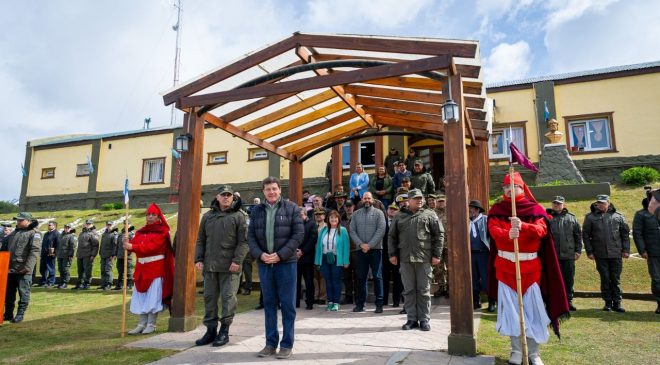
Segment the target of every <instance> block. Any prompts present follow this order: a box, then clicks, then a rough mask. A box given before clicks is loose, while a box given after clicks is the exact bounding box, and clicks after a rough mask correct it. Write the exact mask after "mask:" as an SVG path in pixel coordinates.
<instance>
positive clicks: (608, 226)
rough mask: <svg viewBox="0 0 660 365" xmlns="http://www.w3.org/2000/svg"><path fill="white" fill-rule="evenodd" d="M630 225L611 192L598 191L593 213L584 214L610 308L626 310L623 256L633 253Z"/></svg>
mask: <svg viewBox="0 0 660 365" xmlns="http://www.w3.org/2000/svg"><path fill="white" fill-rule="evenodd" d="M629 233H630V228H629V227H628V223H626V219H625V218H624V217H623V215H621V214H620V213H618V212H617V211H616V208H614V205H613V204H612V203H610V198H609V196H607V195H604V194H603V195H598V197H597V198H596V202H594V203H593V204H591V213H589V214H587V216H586V217H585V218H584V224H583V225H582V240H583V241H584V246H585V249H586V251H587V257H589V259H590V260H596V269H597V270H598V273H599V274H600V292H601V295H602V297H603V300H604V301H605V306H604V307H603V310H604V311H606V312H611V311H612V310H614V311H615V312H619V313H623V312H625V309H623V307H622V306H621V298H622V292H621V270H622V269H623V260H622V258H624V259H627V258H628V256H629V255H630V238H629V237H628V235H629Z"/></svg>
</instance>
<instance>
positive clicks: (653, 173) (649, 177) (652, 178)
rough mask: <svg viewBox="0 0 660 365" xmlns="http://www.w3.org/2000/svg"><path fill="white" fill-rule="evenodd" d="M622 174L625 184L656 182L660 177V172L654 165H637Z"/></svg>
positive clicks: (635, 184) (634, 184) (637, 184)
mask: <svg viewBox="0 0 660 365" xmlns="http://www.w3.org/2000/svg"><path fill="white" fill-rule="evenodd" d="M620 176H621V181H622V182H623V183H624V184H626V185H633V186H639V185H644V184H650V183H653V182H656V181H657V180H658V179H660V172H658V170H656V169H654V168H652V167H646V166H637V167H631V168H629V169H627V170H624V171H623V172H622V173H621V175H620Z"/></svg>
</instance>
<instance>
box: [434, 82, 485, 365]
mask: <svg viewBox="0 0 660 365" xmlns="http://www.w3.org/2000/svg"><path fill="white" fill-rule="evenodd" d="M451 84H452V85H451V87H452V91H453V92H454V95H455V96H456V97H455V100H456V102H457V103H459V106H458V110H459V113H460V114H463V110H464V105H460V103H462V101H463V90H462V88H461V77H460V76H454V77H452V78H451ZM460 114H459V116H460V117H459V120H458V121H457V122H449V123H447V124H442V126H443V127H444V133H443V135H444V140H445V144H444V152H445V194H446V195H447V196H450V197H451V199H449V201H447V218H448V223H447V225H448V227H450V229H448V230H447V233H446V236H445V242H446V243H447V244H448V249H449V255H448V259H449V262H448V263H447V265H448V266H449V267H451V268H452V269H451V270H450V271H449V287H450V288H451V296H450V297H449V300H450V306H449V313H450V318H451V324H450V326H451V333H450V334H449V338H448V344H449V353H450V354H452V355H455V354H463V355H468V356H474V355H475V354H476V350H477V346H476V338H475V333H474V320H473V316H474V311H473V309H472V304H473V302H472V288H471V287H470V286H469V285H464V284H465V283H470V282H472V270H471V266H470V260H471V258H470V255H471V254H470V239H469V236H468V234H469V232H470V226H469V224H468V222H469V217H468V199H469V198H468V185H467V152H466V148H465V143H463V140H464V137H465V117H464V116H462V115H460ZM459 141H460V143H459Z"/></svg>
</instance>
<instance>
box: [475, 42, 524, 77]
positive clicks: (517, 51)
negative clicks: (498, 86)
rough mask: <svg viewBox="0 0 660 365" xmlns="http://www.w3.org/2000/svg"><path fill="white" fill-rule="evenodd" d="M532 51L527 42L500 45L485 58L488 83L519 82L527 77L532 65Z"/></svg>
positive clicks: (485, 72) (485, 73)
mask: <svg viewBox="0 0 660 365" xmlns="http://www.w3.org/2000/svg"><path fill="white" fill-rule="evenodd" d="M531 56H532V55H531V50H530V47H529V44H527V42H525V41H518V42H516V43H513V44H510V43H500V44H499V45H497V46H496V47H495V48H493V49H492V51H491V53H490V55H489V56H488V57H486V58H484V60H483V63H484V72H483V73H484V75H485V79H486V82H497V81H505V80H517V79H521V78H524V77H526V76H527V74H528V73H529V69H530V64H531V61H532V60H531Z"/></svg>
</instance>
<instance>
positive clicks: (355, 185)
mask: <svg viewBox="0 0 660 365" xmlns="http://www.w3.org/2000/svg"><path fill="white" fill-rule="evenodd" d="M349 187H350V189H351V196H350V198H351V199H353V203H356V204H357V201H359V200H360V199H362V194H364V193H365V192H367V191H369V175H368V174H367V173H366V172H364V166H362V164H361V163H358V164H357V165H355V172H354V173H353V174H352V175H351V179H350V180H349Z"/></svg>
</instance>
